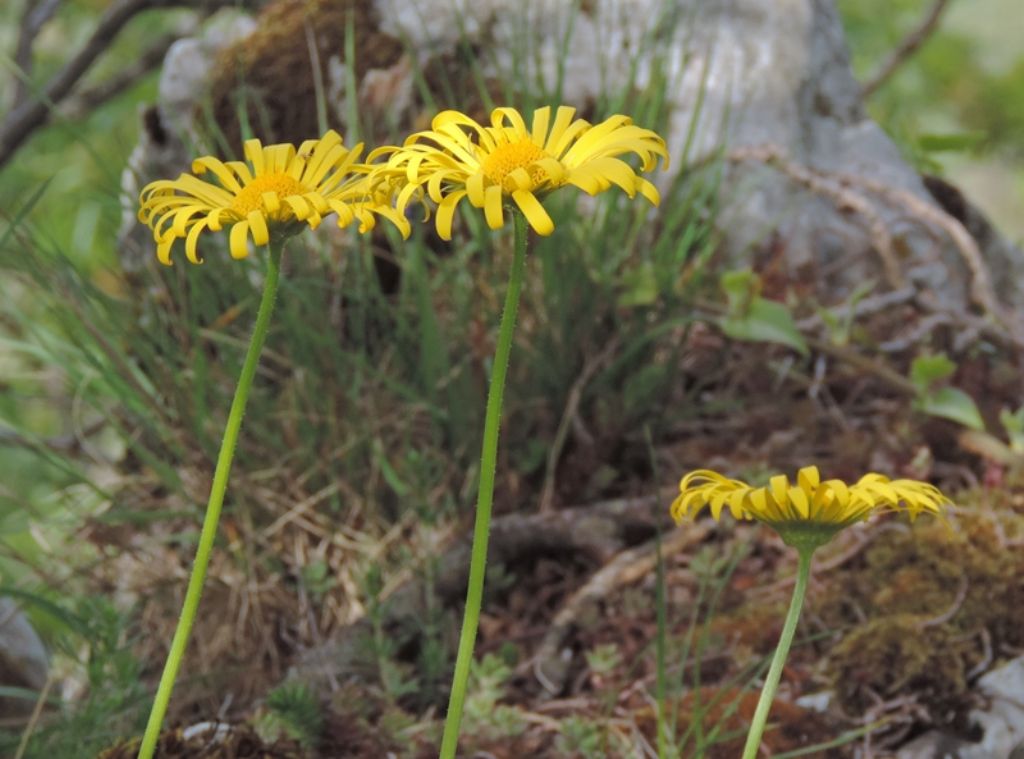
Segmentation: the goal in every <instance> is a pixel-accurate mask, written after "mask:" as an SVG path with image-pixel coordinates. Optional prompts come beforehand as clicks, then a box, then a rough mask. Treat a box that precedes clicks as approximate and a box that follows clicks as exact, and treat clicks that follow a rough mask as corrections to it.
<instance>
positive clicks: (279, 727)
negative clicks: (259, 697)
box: [255, 683, 324, 749]
mask: <svg viewBox="0 0 1024 759" xmlns="http://www.w3.org/2000/svg"><path fill="white" fill-rule="evenodd" d="M255 727H256V731H257V733H259V735H260V737H261V738H263V740H265V741H268V742H273V741H275V740H277V739H279V738H281V737H282V736H286V737H288V738H291V739H292V740H296V741H298V742H299V743H300V744H301V745H302V746H303V747H305V748H307V749H311V748H313V747H315V746H316V745H317V743H319V742H320V739H321V737H322V735H323V729H324V715H323V710H322V708H321V705H320V700H319V699H318V698H317V697H316V694H315V693H313V691H312V690H311V689H310V688H309V686H307V685H305V684H304V683H284V684H283V685H279V686H278V687H277V688H274V690H272V691H270V693H268V694H267V699H266V711H265V712H264V713H263V714H261V715H260V716H259V717H258V718H257V720H256V724H255Z"/></svg>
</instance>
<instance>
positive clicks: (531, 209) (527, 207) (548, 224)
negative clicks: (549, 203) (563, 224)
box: [512, 190, 555, 237]
mask: <svg viewBox="0 0 1024 759" xmlns="http://www.w3.org/2000/svg"><path fill="white" fill-rule="evenodd" d="M512 200H514V201H515V203H516V205H517V206H519V210H520V211H522V212H523V216H525V217H526V221H527V222H528V223H529V224H530V226H531V227H533V231H534V232H536V233H537V234H539V235H541V236H542V237H547V236H548V235H550V234H551V233H552V232H554V231H555V223H554V222H553V221H551V217H550V216H548V212H547V211H545V210H544V206H542V205H541V204H540V201H539V200H537V198H536V197H535V196H534V194H533V193H532V192H526V191H524V190H516V191H515V192H513V193H512Z"/></svg>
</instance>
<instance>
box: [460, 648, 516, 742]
mask: <svg viewBox="0 0 1024 759" xmlns="http://www.w3.org/2000/svg"><path fill="white" fill-rule="evenodd" d="M511 676H512V668H511V667H510V666H509V665H508V663H506V661H505V660H504V659H503V658H502V657H501V656H498V655H496V654H488V655H487V656H484V657H483V658H482V659H481V660H480V661H478V662H476V663H475V664H474V666H473V671H472V674H471V676H470V680H469V690H468V693H467V698H466V711H465V721H466V727H467V728H468V729H469V731H470V732H471V733H472V734H473V735H476V736H478V737H480V738H484V739H488V738H490V739H503V738H511V737H514V736H516V735H519V733H521V732H522V731H523V730H524V729H525V728H526V721H525V720H524V719H523V713H522V712H521V711H520V710H519V709H518V708H516V707H513V706H508V705H507V704H501V703H499V702H500V701H501V700H502V699H503V698H505V687H506V685H507V683H508V680H509V678H510V677H511Z"/></svg>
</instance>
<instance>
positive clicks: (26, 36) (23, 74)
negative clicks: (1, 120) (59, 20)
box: [11, 0, 60, 110]
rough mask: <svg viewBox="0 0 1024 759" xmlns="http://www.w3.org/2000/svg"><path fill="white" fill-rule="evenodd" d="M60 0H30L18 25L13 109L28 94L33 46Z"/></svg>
mask: <svg viewBox="0 0 1024 759" xmlns="http://www.w3.org/2000/svg"><path fill="white" fill-rule="evenodd" d="M59 5H60V0H28V2H26V3H25V12H24V13H23V14H22V17H21V24H20V25H19V27H18V44H17V46H16V47H15V49H14V65H15V66H16V67H17V71H15V73H14V96H13V98H12V100H11V110H14V109H15V108H17V107H18V106H19V105H21V104H22V103H23V102H24V101H25V98H26V97H27V96H28V81H29V77H30V76H31V74H32V47H33V46H34V45H35V42H36V37H38V36H39V30H40V29H42V28H43V24H45V23H46V22H47V21H49V20H50V18H51V17H52V16H53V14H54V13H55V12H56V11H57V6H59Z"/></svg>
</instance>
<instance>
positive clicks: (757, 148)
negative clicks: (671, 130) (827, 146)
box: [727, 144, 905, 290]
mask: <svg viewBox="0 0 1024 759" xmlns="http://www.w3.org/2000/svg"><path fill="white" fill-rule="evenodd" d="M727 158H728V159H729V160H730V161H734V162H740V161H753V162H757V163H763V164H765V165H766V166H772V167H773V168H775V169H777V170H778V171H780V172H781V173H783V174H785V175H786V176H787V177H789V178H790V179H792V180H793V181H794V182H796V183H797V184H801V185H803V186H804V187H806V188H807V189H808V190H810V191H811V192H814V193H816V194H818V195H821V196H822V197H825V198H828V199H829V200H831V201H832V202H833V203H835V205H836V208H839V209H844V208H848V209H850V210H852V211H856V212H857V213H858V214H860V215H861V217H863V219H864V220H865V222H866V224H867V230H868V234H869V235H870V236H871V242H872V247H873V248H874V250H875V252H876V253H878V257H879V258H880V259H881V260H882V266H883V269H884V271H885V278H886V280H887V281H888V283H889V286H890V287H892V288H893V289H894V290H898V289H900V288H901V287H903V285H904V284H905V283H904V280H903V273H902V271H901V270H900V265H899V263H898V262H897V261H896V256H895V253H894V252H893V244H892V236H891V235H890V234H889V230H888V228H887V227H886V225H885V222H884V221H883V220H882V218H881V217H880V216H879V215H878V213H877V212H876V210H875V206H874V204H872V202H871V201H870V199H869V198H868V197H866V196H865V195H864V194H863V193H860V192H858V191H857V190H856V189H852V188H850V187H847V186H844V185H843V184H842V183H841V182H840V181H839V177H837V176H832V175H828V174H824V173H822V172H819V171H816V170H814V169H811V168H808V167H806V166H801V165H799V164H796V163H794V162H793V161H791V160H789V158H788V157H787V156H786V154H785V151H784V150H783V149H782V148H781V147H779V146H778V145H773V144H765V145H751V146H747V147H742V148H737V149H736V150H733V151H731V152H730V153H729V154H728V156H727Z"/></svg>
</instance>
